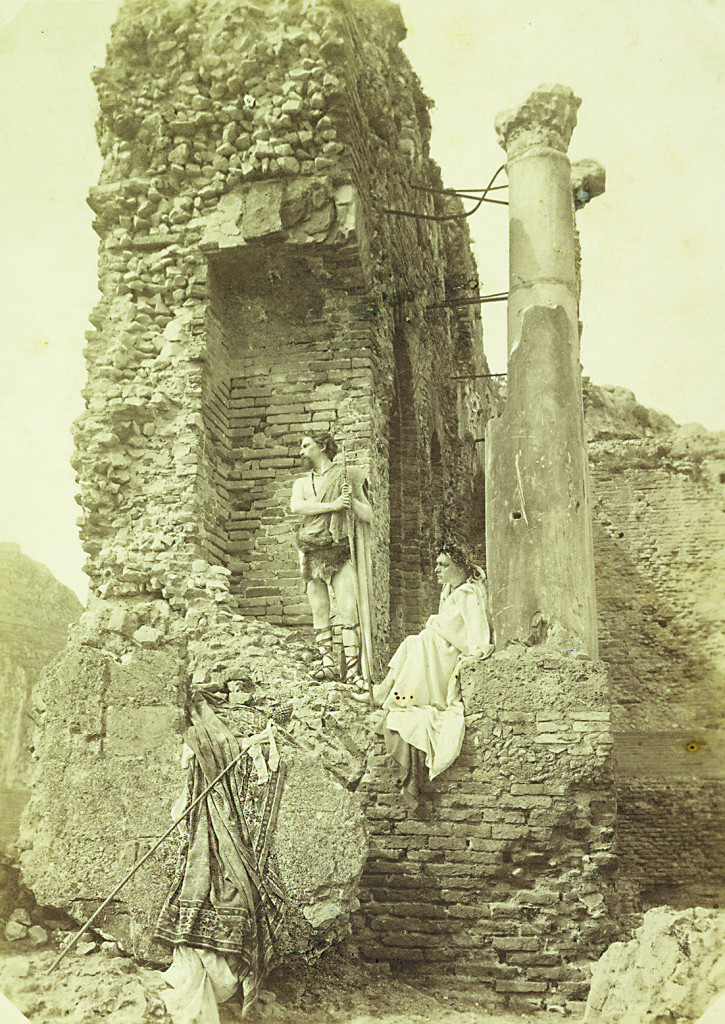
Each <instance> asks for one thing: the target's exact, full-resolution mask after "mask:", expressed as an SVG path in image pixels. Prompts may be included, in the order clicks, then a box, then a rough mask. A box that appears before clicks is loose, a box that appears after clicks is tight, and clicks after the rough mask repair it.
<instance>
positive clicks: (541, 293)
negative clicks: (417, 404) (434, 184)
mask: <svg viewBox="0 0 725 1024" xmlns="http://www.w3.org/2000/svg"><path fill="white" fill-rule="evenodd" d="M580 103H581V100H579V99H578V98H577V97H576V96H574V94H573V92H572V91H571V89H568V88H566V87H564V86H561V85H555V86H542V87H541V88H539V89H537V90H536V91H535V92H533V93H532V94H531V95H530V96H529V98H528V99H527V100H526V101H525V102H524V103H523V104H522V106H520V107H519V108H517V109H516V110H512V111H506V112H505V113H503V114H501V115H499V117H498V118H497V119H496V130H497V132H498V136H499V141H500V143H501V145H502V146H503V148H504V149H505V150H506V153H507V156H508V162H507V165H506V168H507V173H508V177H509V231H510V251H509V274H510V287H509V303H508V390H507V401H506V408H505V410H504V413H503V415H502V416H501V417H500V418H498V419H496V420H493V421H491V422H490V423H489V425H488V432H487V437H486V538H487V549H488V570H489V578H490V582H491V591H492V605H493V616H494V625H495V630H496V642H497V645H498V646H499V647H500V646H502V645H503V644H504V643H505V642H506V641H507V640H510V639H513V638H517V637H518V638H520V639H527V638H529V637H532V636H533V637H534V638H535V639H537V640H543V639H544V638H545V637H546V636H548V635H551V634H552V631H553V632H555V633H556V634H558V635H559V636H560V637H561V639H562V640H563V641H567V645H568V648H569V649H576V650H581V651H583V652H585V653H587V654H589V655H590V656H596V653H597V618H596V607H595V597H594V561H593V553H592V535H591V520H590V512H589V499H588V484H587V453H586V444H585V437H584V417H583V409H582V393H581V366H580V364H579V278H578V256H577V237H576V229H575V224H574V199H573V196H572V175H571V166H570V164H569V160H568V158H567V156H566V150H567V147H568V145H569V140H570V138H571V133H572V131H573V129H574V126H575V124H576V112H577V108H578V107H579V104H580Z"/></svg>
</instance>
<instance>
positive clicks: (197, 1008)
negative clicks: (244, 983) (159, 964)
mask: <svg viewBox="0 0 725 1024" xmlns="http://www.w3.org/2000/svg"><path fill="white" fill-rule="evenodd" d="M164 977H165V978H166V980H167V981H168V983H169V985H171V986H172V987H171V988H170V989H169V990H168V991H166V992H162V993H161V994H162V996H163V999H164V1002H165V1003H166V1009H167V1010H168V1011H169V1015H170V1017H171V1019H172V1021H173V1022H174V1024H219V1007H218V1004H219V1003H225V1002H226V1001H227V999H230V998H231V997H232V996H233V995H234V993H235V991H236V988H237V979H236V976H235V975H234V974H233V972H232V971H231V970H230V968H229V965H228V964H227V961H226V960H225V958H224V957H223V956H220V955H219V954H218V953H214V952H212V951H211V950H208V949H192V947H191V946H175V947H174V959H173V962H172V964H171V967H169V968H168V970H166V971H164Z"/></svg>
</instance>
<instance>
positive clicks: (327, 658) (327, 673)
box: [313, 626, 337, 681]
mask: <svg viewBox="0 0 725 1024" xmlns="http://www.w3.org/2000/svg"><path fill="white" fill-rule="evenodd" d="M315 641H316V643H317V649H318V651H319V652H320V657H321V658H322V667H321V668H318V669H317V671H316V672H314V673H313V675H314V677H315V679H319V680H320V681H323V680H325V679H335V678H336V675H337V673H336V672H335V658H334V652H333V645H332V626H325V628H324V629H316V630H315Z"/></svg>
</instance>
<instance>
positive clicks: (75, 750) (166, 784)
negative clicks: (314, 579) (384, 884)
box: [21, 566, 367, 961]
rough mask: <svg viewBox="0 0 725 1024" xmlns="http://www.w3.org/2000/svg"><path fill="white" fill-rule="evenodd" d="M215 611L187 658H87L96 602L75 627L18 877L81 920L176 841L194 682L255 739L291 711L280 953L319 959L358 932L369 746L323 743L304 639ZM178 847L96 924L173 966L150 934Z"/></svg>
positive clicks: (116, 646) (52, 677)
mask: <svg viewBox="0 0 725 1024" xmlns="http://www.w3.org/2000/svg"><path fill="white" fill-rule="evenodd" d="M197 568H198V569H199V568H201V566H197ZM136 607H138V606H136ZM217 614H218V613H216V612H215V611H213V610H212V609H210V611H209V612H208V613H207V614H206V615H204V616H200V617H199V619H198V621H197V622H196V625H195V626H192V625H191V624H190V623H187V626H186V631H185V639H186V641H187V643H188V644H189V647H190V654H191V660H189V658H188V654H187V650H186V646H185V645H184V646H182V645H180V644H175V643H174V642H173V641H169V639H168V638H167V639H166V643H165V646H163V647H161V648H158V649H149V648H148V646H147V645H141V646H139V645H138V643H137V641H136V639H135V637H129V636H127V635H125V636H124V635H123V634H119V633H114V634H111V633H106V634H105V636H104V642H108V643H109V644H111V645H112V649H108V648H106V649H103V650H101V649H99V648H98V647H97V646H94V644H95V643H98V642H99V640H98V636H99V634H96V633H93V632H92V631H91V632H90V633H89V630H93V629H100V630H101V633H100V635H102V636H103V635H104V634H103V626H104V623H106V622H107V621H116V620H117V615H116V614H115V612H114V610H113V608H111V609H110V611H109V609H108V608H105V607H104V606H103V605H98V606H97V607H96V609H95V611H94V613H93V616H92V617H91V619H90V620H89V623H88V624H86V626H85V627H84V628H83V629H79V631H78V632H77V634H76V637H75V638H74V640H73V641H72V642H71V643H70V644H69V645H68V646H67V647H66V649H65V651H64V652H63V655H62V656H61V657H60V658H59V659H58V660H57V661H56V662H55V663H54V665H53V666H52V669H51V671H50V673H49V674H48V675H47V676H46V677H45V678H44V680H43V681H42V683H41V684H40V687H39V693H40V696H41V699H43V701H44V704H45V705H46V707H47V710H46V711H45V713H44V715H43V719H42V721H41V723H40V728H39V729H38V733H37V736H36V741H35V742H36V749H37V752H38V755H39V759H40V763H41V766H42V768H41V773H39V776H38V779H37V783H36V789H35V794H34V797H33V799H32V800H31V802H30V804H29V806H28V808H27V810H26V814H25V818H24V831H23V835H22V837H21V838H22V844H23V845H24V846H25V847H26V849H25V852H24V853H23V855H22V858H21V861H22V868H23V876H24V879H25V880H26V881H27V883H28V885H29V886H30V887H31V888H32V890H33V892H34V894H35V896H36V899H37V900H38V901H39V902H41V903H43V904H46V905H51V906H55V907H63V908H64V909H67V910H68V911H69V912H70V913H71V914H72V915H73V916H74V917H75V918H76V919H77V920H79V921H81V920H84V919H86V918H87V917H90V915H91V913H93V911H94V910H95V909H96V907H97V906H98V903H99V902H100V900H101V899H102V898H104V897H105V896H106V895H108V893H110V891H111V890H112V889H113V887H114V885H115V884H116V883H117V882H118V881H120V879H121V878H122V877H123V876H124V875H125V873H126V872H127V871H128V869H129V868H130V867H131V866H132V865H133V864H134V863H135V862H136V861H137V860H138V859H139V858H140V857H141V856H142V855H143V854H144V853H145V852H146V851H147V850H148V849H149V848H150V847H151V845H152V844H153V843H154V842H155V840H156V839H157V838H158V837H160V836H161V835H162V834H163V833H164V832H165V831H166V830H167V828H168V826H169V824H170V809H171V805H172V803H173V802H174V801H175V799H176V798H177V796H178V795H179V793H180V792H181V789H182V786H183V784H184V780H185V773H184V772H182V770H181V767H180V754H181V743H182V737H183V734H184V732H185V730H186V724H187V723H186V718H185V714H184V708H185V706H186V698H187V685H188V684H187V680H188V679H189V678H190V676H193V677H194V678H196V679H197V680H199V681H200V683H202V684H205V683H206V684H208V685H209V686H211V687H212V689H214V690H215V692H216V694H217V698H221V697H222V696H223V695H226V696H227V697H228V699H229V705H230V708H233V707H236V708H237V709H238V714H240V715H242V716H244V715H247V714H248V713H249V711H250V710H251V709H254V708H256V709H257V710H256V711H254V714H255V715H256V716H257V719H258V721H259V727H261V725H262V723H263V722H264V721H265V720H266V716H267V715H268V714H271V713H273V711H274V710H275V709H279V708H280V706H281V704H284V703H285V701H286V702H288V703H289V702H292V704H294V705H295V707H296V717H295V719H294V721H293V722H292V723H290V724H289V726H288V727H287V729H286V735H283V736H282V737H281V740H280V752H281V756H282V758H283V760H284V761H285V764H286V766H287V779H286V782H285V785H284V788H283V792H282V799H281V803H280V810H279V827H278V829H277V832H276V834H275V837H274V847H273V849H274V850H275V852H276V856H277V860H278V865H279V875H280V878H281V881H282V884H283V886H284V888H285V891H286V892H287V894H288V896H289V898H290V901H291V909H290V914H289V919H288V927H287V930H286V933H285V937H284V938H283V940H282V951H283V952H285V951H286V952H292V953H299V952H301V951H302V952H304V951H308V950H313V949H318V950H319V949H320V948H322V947H324V946H326V945H328V944H329V943H331V942H333V941H336V940H337V939H339V938H340V937H342V936H343V935H345V934H347V933H348V932H349V915H350V913H351V911H354V910H355V909H356V907H357V899H356V893H357V884H358V879H359V876H360V873H361V871H362V867H363V864H364V862H365V859H366V857H367V834H366V826H365V820H364V816H363V814H362V810H361V808H360V805H359V801H358V800H357V798H356V797H355V796H354V795H353V794H352V793H350V792H349V791H347V790H346V789H345V785H346V784H347V783H348V782H349V781H350V780H355V779H359V777H360V776H361V774H362V771H363V765H364V759H365V748H366V745H367V744H366V740H365V739H364V738H361V739H360V740H359V746H358V747H356V746H355V744H354V742H353V740H352V737H353V736H354V735H355V730H354V729H351V730H350V737H347V736H346V737H345V743H343V742H342V740H341V738H340V733H339V732H333V733H332V735H331V736H330V737H326V738H324V739H323V738H319V739H318V735H319V730H318V729H316V728H315V721H316V720H317V721H319V714H320V710H319V709H320V708H321V706H322V705H321V704H319V703H317V701H316V699H315V697H316V695H315V692H314V688H313V687H311V685H310V679H309V675H308V666H307V665H306V664H305V662H304V661H303V660H302V659H301V658H300V660H299V662H298V663H297V666H296V667H295V660H294V659H293V658H292V657H291V654H292V652H293V651H295V652H297V653H298V654H299V655H301V654H302V653H303V652H305V651H307V647H306V644H305V643H304V642H300V641H294V640H293V641H292V642H290V641H291V638H290V637H289V635H288V632H287V631H285V630H281V629H276V630H275V629H274V627H271V626H268V625H267V624H264V623H259V624H255V623H249V624H247V623H246V622H245V620H243V619H242V618H241V617H240V616H237V617H236V618H235V620H230V619H223V618H222V619H219V620H218V621H217V619H216V615H217ZM247 625H248V626H249V631H248V632H246V631H245V627H246V626H247ZM298 677H300V678H298ZM51 694H52V700H51ZM235 696H241V697H242V698H245V699H246V701H247V702H249V701H251V705H250V706H249V707H248V706H247V704H245V702H244V699H242V700H237V701H235V700H234V699H233V698H234V697H235ZM330 696H332V694H331V693H330V694H328V700H329V697H330ZM338 699H339V698H338ZM315 704H316V707H315ZM354 708H355V709H354V710H353V709H350V711H349V712H348V714H349V715H350V717H351V718H352V719H353V720H354V719H355V718H356V717H358V713H357V709H356V706H354ZM231 713H232V714H233V713H234V712H233V711H232V712H231ZM287 717H289V715H288V716H287ZM257 719H255V720H257ZM330 719H331V723H332V722H334V720H335V712H331V714H330ZM350 749H353V750H356V751H357V757H355V756H353V755H351V753H350ZM60 807H62V809H63V810H62V814H59V813H58V808H60ZM177 847H178V842H177V840H176V837H175V836H171V837H170V838H169V839H168V840H167V842H166V843H165V844H164V845H163V846H162V847H161V848H160V850H159V851H158V853H156V854H155V855H154V856H153V857H152V858H151V859H150V860H149V861H148V862H147V863H146V864H145V865H144V866H143V867H142V868H141V869H140V870H139V871H138V872H137V874H136V875H134V877H133V878H132V879H131V881H130V882H129V883H128V884H127V886H126V887H125V888H124V889H123V890H122V892H120V893H119V895H118V897H117V899H115V900H114V901H113V903H112V904H111V905H110V906H109V908H108V909H107V910H106V911H104V913H103V915H102V916H101V918H100V919H99V927H101V928H102V929H103V931H104V933H105V934H110V935H112V936H113V938H114V939H116V940H117V941H118V942H119V945H120V946H121V947H122V948H123V949H125V950H127V951H132V952H134V953H135V954H136V955H138V956H141V957H143V958H145V959H151V960H156V961H166V960H168V957H169V953H168V950H167V949H166V948H165V947H163V946H161V945H160V944H158V943H155V942H153V941H152V938H151V937H152V934H153V930H154V926H155V921H156V918H157V915H158V912H159V910H160V907H161V904H162V903H163V901H164V899H165V897H166V894H167V892H168V888H169V885H170V881H171V878H172V874H173V868H174V863H175V857H176V851H177ZM29 923H30V921H29V919H28V924H29ZM24 934H26V932H24Z"/></svg>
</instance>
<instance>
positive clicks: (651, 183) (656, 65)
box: [0, 0, 725, 599]
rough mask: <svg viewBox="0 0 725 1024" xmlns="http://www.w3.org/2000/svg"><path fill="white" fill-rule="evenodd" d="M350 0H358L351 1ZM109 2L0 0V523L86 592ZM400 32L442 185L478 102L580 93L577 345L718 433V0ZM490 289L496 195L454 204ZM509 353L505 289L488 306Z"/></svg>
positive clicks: (489, 337) (493, 149)
mask: <svg viewBox="0 0 725 1024" xmlns="http://www.w3.org/2000/svg"><path fill="white" fill-rule="evenodd" d="M360 2H364V0H360ZM117 7H118V4H117V3H115V2H111V3H106V2H104V0H47V2H45V3H29V4H24V3H23V2H22V0H0V139H2V150H3V156H2V160H1V161H0V224H1V225H2V238H3V246H2V263H3V267H2V274H1V275H0V310H2V320H1V321H0V359H1V363H0V365H1V366H2V373H1V374H0V424H1V433H0V474H1V476H0V479H1V481H2V484H1V486H0V540H10V541H16V542H18V543H20V544H21V545H22V547H23V550H24V551H25V552H26V553H27V554H29V555H30V556H31V557H33V558H36V559H38V560H39V561H41V562H44V563H45V564H46V565H48V566H49V568H50V569H51V570H52V571H53V572H54V573H55V575H56V576H57V577H58V578H59V579H60V580H61V581H62V582H64V583H67V584H68V585H69V586H71V587H73V588H74V589H75V590H76V591H77V592H78V594H79V596H80V597H81V599H85V589H86V580H85V577H84V576H83V574H82V572H81V568H80V567H81V565H82V562H83V554H82V552H81V549H80V545H79V542H78V539H77V528H76V526H75V520H76V517H77V515H78V512H79V509H78V507H77V506H76V504H75V502H74V500H73V495H74V493H75V491H76V489H77V488H76V485H75V481H74V476H73V472H72V470H71V469H70V466H69V458H70V454H71V451H72V442H71V436H70V433H69V428H70V424H71V422H72V420H73V418H74V417H75V416H76V415H77V414H78V412H79V411H80V409H81V407H82V405H81V399H80V389H81V387H82V386H83V380H84V368H83V360H82V354H81V350H82V346H83V334H84V331H86V330H87V329H88V327H89V325H88V323H87V316H88V313H89V311H90V309H91V308H92V306H93V304H94V302H95V300H96V294H97V293H96V290H95V275H96V246H97V241H98V240H97V238H96V237H95V235H94V234H93V231H92V229H91V219H92V214H91V211H90V210H89V208H88V207H87V206H86V204H85V196H86V194H87V191H88V187H89V186H90V185H91V184H92V183H93V181H94V180H95V179H96V178H97V175H98V171H99V166H100V161H99V158H98V154H97V152H96V147H95V138H94V132H93V122H94V119H95V116H96V108H95V95H94V91H93V88H92V85H91V83H90V80H89V73H90V71H91V69H92V66H93V64H95V63H100V62H102V61H103V55H104V49H105V41H106V38H107V35H108V30H109V26H110V23H111V21H112V19H113V15H114V11H115V10H116V9H117ZM401 8H402V11H403V15H404V18H405V21H406V24H407V25H408V30H409V32H408V39H407V40H406V42H405V44H404V47H405V50H406V52H407V53H408V56H409V57H410V59H411V62H412V63H413V65H414V67H415V68H416V70H417V71H418V73H419V75H420V77H421V80H422V82H423V87H424V89H425V90H426V92H427V93H428V95H429V96H430V97H431V98H432V99H433V100H434V101H435V108H434V109H433V111H432V119H433V131H434V135H433V144H432V148H433V155H434V156H435V158H436V159H437V160H438V162H439V163H440V164H441V166H442V169H443V174H444V179H445V181H446V183H447V184H448V185H452V186H458V187H464V188H481V187H483V185H485V184H486V182H487V181H488V179H489V178H490V177H491V175H492V173H493V171H494V170H495V169H496V168H497V167H498V166H499V165H500V164H501V163H503V159H504V154H503V151H502V150H501V149H500V148H499V147H498V143H497V141H496V136H495V132H494V130H493V119H494V117H495V115H496V114H497V113H498V111H500V110H502V109H505V108H507V107H510V106H513V105H515V104H517V103H519V102H520V101H521V100H522V99H524V98H525V96H526V95H527V94H528V93H529V92H530V91H531V89H533V88H535V87H536V86H537V85H539V84H541V83H542V82H562V83H563V84H565V85H570V86H571V87H572V88H573V89H574V90H575V92H576V93H577V94H578V95H579V96H581V97H582V100H583V103H582V106H581V108H580V111H579V125H578V127H577V129H576V130H575V133H574V137H573V140H572V144H571V147H570V156H571V157H572V159H579V158H583V157H594V158H596V159H598V160H599V161H600V162H601V163H603V164H604V165H605V167H606V168H607V177H608V180H607V193H606V194H605V195H604V196H602V197H600V198H598V199H596V200H595V201H593V202H592V203H591V204H590V206H589V207H587V208H586V209H585V210H583V211H582V212H580V213H579V214H578V223H579V230H580V233H581V242H582V250H583V297H582V319H583V321H584V335H583V338H582V361H583V364H584V372H585V373H586V374H588V375H589V376H590V377H591V378H592V379H593V380H594V381H595V382H597V383H601V384H606V383H613V384H620V385H623V386H625V387H628V388H630V389H632V390H633V391H634V392H635V393H636V395H637V397H638V398H639V400H640V401H641V402H643V403H644V404H645V405H648V406H653V407H655V408H657V409H659V410H661V411H663V412H667V413H669V414H670V415H671V416H673V417H674V418H675V419H676V420H677V421H678V422H683V423H684V422H692V421H697V422H700V423H702V424H703V425H704V426H706V427H707V428H708V429H711V430H715V429H725V402H723V399H722V392H723V383H724V382H725V346H724V345H723V341H722V335H723V326H722V324H723V314H722V311H721V308H720V303H721V295H722V291H723V288H722V277H723V265H724V264H725V216H724V215H723V190H722V188H721V187H720V183H721V180H722V167H723V163H724V160H723V151H724V148H725V147H724V144H723V141H722V130H721V127H720V126H721V121H722V111H723V109H725V102H723V101H724V100H725V81H724V70H723V69H724V68H725V61H724V59H723V58H724V55H725V3H723V2H720V0H717V2H711V0H588V2H587V3H586V4H582V3H581V2H580V0H556V3H541V2H540V0H508V2H507V3H506V4H502V3H500V2H498V0H402V3H401ZM470 226H471V231H472V235H473V238H474V246H475V251H476V256H477V259H478V263H479V269H480V272H481V276H482V279H483V284H484V289H485V291H490V292H496V291H502V290H505V288H506V287H507V251H506V250H507V222H506V209H505V207H495V206H490V205H485V206H484V207H483V208H482V209H481V210H480V211H479V212H478V213H477V214H475V215H474V217H473V218H472V219H471V221H470ZM484 317H485V321H484V323H485V348H486V353H487V355H488V358H489V362H490V364H491V369H492V370H493V371H502V370H505V351H506V341H505V308H504V304H500V305H496V304H492V305H487V306H485V307H484Z"/></svg>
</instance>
